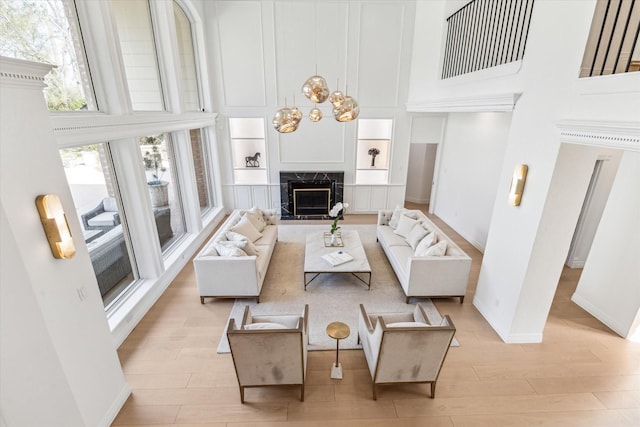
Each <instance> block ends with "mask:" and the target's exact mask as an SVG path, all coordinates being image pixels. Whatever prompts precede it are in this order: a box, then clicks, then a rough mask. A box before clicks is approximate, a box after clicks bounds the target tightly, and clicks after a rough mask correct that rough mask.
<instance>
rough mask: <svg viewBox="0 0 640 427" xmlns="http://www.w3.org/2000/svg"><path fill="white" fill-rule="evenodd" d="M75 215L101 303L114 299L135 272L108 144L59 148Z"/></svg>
mask: <svg viewBox="0 0 640 427" xmlns="http://www.w3.org/2000/svg"><path fill="white" fill-rule="evenodd" d="M60 157H61V159H62V164H63V165H64V171H65V174H66V177H67V183H68V184H69V189H70V190H71V195H72V197H73V203H74V205H75V206H76V210H77V212H76V214H77V215H78V218H79V220H80V225H81V226H82V237H83V238H84V240H85V242H86V243H87V249H88V250H89V257H90V258H91V265H92V266H93V271H94V273H95V275H96V279H97V281H98V287H99V288H100V295H102V300H103V302H104V305H105V306H107V305H108V304H110V303H111V302H112V301H114V300H115V299H116V298H117V297H118V295H120V294H121V292H122V291H123V290H125V289H126V288H127V287H128V286H129V285H130V284H131V283H133V281H134V280H135V279H136V275H137V274H136V272H135V269H134V268H133V263H132V262H131V261H132V258H131V257H130V254H129V248H128V246H127V240H128V236H127V234H126V230H125V229H124V228H123V222H124V221H123V218H124V215H123V210H122V208H121V206H120V203H119V197H118V194H117V191H118V190H117V186H116V185H115V180H114V177H113V173H112V171H111V167H110V161H109V149H108V144H106V143H103V144H94V145H84V146H81V147H74V148H65V149H63V150H60Z"/></svg>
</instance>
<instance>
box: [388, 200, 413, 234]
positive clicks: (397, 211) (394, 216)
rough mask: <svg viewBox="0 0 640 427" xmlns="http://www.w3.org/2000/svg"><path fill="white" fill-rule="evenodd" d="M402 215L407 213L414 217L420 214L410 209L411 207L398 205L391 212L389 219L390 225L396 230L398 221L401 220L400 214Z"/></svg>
mask: <svg viewBox="0 0 640 427" xmlns="http://www.w3.org/2000/svg"><path fill="white" fill-rule="evenodd" d="M402 215H406V216H408V217H409V218H413V219H415V218H417V217H418V214H416V212H415V211H410V210H409V209H406V208H403V207H401V206H396V208H395V209H394V210H393V213H392V214H391V219H389V227H391V228H393V229H394V230H395V229H396V228H397V227H398V221H400V216H402Z"/></svg>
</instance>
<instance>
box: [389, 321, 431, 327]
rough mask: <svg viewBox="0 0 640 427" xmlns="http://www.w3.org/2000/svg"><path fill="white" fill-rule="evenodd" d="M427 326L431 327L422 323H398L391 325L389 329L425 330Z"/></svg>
mask: <svg viewBox="0 0 640 427" xmlns="http://www.w3.org/2000/svg"><path fill="white" fill-rule="evenodd" d="M425 326H429V325H427V324H426V323H422V322H396V323H389V324H388V325H387V328H424V327H425Z"/></svg>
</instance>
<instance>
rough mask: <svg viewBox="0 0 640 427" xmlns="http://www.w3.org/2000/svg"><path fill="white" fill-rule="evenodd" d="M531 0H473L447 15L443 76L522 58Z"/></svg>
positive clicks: (531, 4) (531, 5) (444, 77)
mask: <svg viewBox="0 0 640 427" xmlns="http://www.w3.org/2000/svg"><path fill="white" fill-rule="evenodd" d="M533 2H534V0H472V1H471V2H469V3H467V4H466V5H465V6H464V7H462V8H461V9H460V10H458V11H457V12H455V13H454V14H453V15H451V16H450V17H448V18H447V39H446V45H445V52H444V61H443V67H442V78H443V79H446V78H449V77H453V76H458V75H460V74H466V73H471V72H473V71H477V70H482V69H485V68H490V67H495V66H496V65H501V64H506V63H509V62H513V61H517V60H519V59H522V57H523V56H524V49H525V46H526V44H527V34H528V33H529V23H530V22H531V12H532V10H533Z"/></svg>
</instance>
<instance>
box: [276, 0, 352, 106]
mask: <svg viewBox="0 0 640 427" xmlns="http://www.w3.org/2000/svg"><path fill="white" fill-rule="evenodd" d="M274 10H275V13H274V20H275V24H274V28H275V29H276V30H275V41H276V43H275V45H276V71H277V72H276V75H277V85H278V87H277V95H278V104H279V105H283V104H284V99H285V97H286V98H287V101H288V105H291V104H292V102H293V97H294V96H295V99H296V104H297V106H299V107H305V108H310V107H312V106H313V103H312V102H311V101H309V100H308V99H307V98H305V96H304V95H303V94H302V85H303V84H304V82H305V80H306V79H308V78H309V77H311V76H312V75H314V74H315V73H316V67H317V72H318V74H319V75H321V76H323V77H324V78H325V79H326V80H327V83H328V85H329V90H330V91H331V92H333V91H334V90H336V86H337V79H340V89H341V90H342V91H344V90H345V82H346V77H347V76H346V69H347V27H348V23H347V17H348V6H347V5H346V4H337V3H329V4H323V3H322V2H304V1H301V2H287V3H281V2H277V3H275V4H274ZM327 102H328V101H327ZM323 105H325V104H323ZM307 113H308V111H305V114H307Z"/></svg>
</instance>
